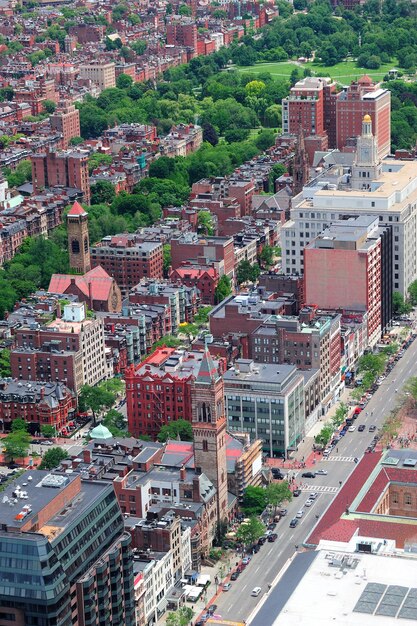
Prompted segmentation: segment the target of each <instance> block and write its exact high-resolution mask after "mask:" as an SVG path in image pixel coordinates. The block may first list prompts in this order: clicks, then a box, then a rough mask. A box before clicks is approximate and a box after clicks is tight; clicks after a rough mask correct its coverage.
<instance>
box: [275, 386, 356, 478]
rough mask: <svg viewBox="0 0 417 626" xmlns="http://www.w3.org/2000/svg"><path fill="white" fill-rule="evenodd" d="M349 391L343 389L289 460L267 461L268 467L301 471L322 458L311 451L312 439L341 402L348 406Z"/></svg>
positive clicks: (312, 465) (318, 453)
mask: <svg viewBox="0 0 417 626" xmlns="http://www.w3.org/2000/svg"><path fill="white" fill-rule="evenodd" d="M351 391H352V390H351V389H347V388H345V389H344V390H343V393H342V395H341V396H340V399H339V400H338V402H336V403H335V404H333V406H332V407H331V408H330V409H329V411H328V412H327V413H326V415H323V416H322V417H321V418H320V419H319V420H318V421H317V422H316V423H315V424H314V426H313V428H312V429H311V430H310V431H309V432H308V433H307V434H306V436H305V437H304V439H303V440H302V441H300V443H299V444H298V446H297V450H296V451H295V452H294V453H293V454H292V457H291V459H288V460H284V459H268V465H270V466H271V467H282V468H286V469H301V464H302V463H305V467H306V468H311V467H314V465H315V464H316V461H319V460H320V459H321V458H322V457H321V454H320V452H314V451H313V444H314V437H316V435H318V434H319V432H320V431H321V429H322V428H323V426H324V425H325V423H326V422H329V421H330V420H331V418H332V417H333V416H334V415H335V413H336V411H337V409H338V408H339V405H340V403H341V402H344V403H345V404H348V403H349V401H350V394H351Z"/></svg>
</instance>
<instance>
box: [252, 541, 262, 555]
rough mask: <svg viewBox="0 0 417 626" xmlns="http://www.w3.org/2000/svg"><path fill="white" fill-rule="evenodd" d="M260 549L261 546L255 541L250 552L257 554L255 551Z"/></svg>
mask: <svg viewBox="0 0 417 626" xmlns="http://www.w3.org/2000/svg"><path fill="white" fill-rule="evenodd" d="M260 549H261V546H260V545H259V544H257V543H255V545H254V546H252V552H253V553H254V554H257V553H258V552H259V550H260Z"/></svg>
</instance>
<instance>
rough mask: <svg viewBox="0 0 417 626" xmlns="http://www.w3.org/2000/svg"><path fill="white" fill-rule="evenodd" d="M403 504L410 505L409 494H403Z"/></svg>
mask: <svg viewBox="0 0 417 626" xmlns="http://www.w3.org/2000/svg"><path fill="white" fill-rule="evenodd" d="M404 504H405V505H406V506H410V504H411V493H405V494H404Z"/></svg>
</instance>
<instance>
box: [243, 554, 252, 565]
mask: <svg viewBox="0 0 417 626" xmlns="http://www.w3.org/2000/svg"><path fill="white" fill-rule="evenodd" d="M250 560H251V558H250V556H245V557H244V558H243V559H242V563H243V565H247V564H248V563H249V562H250Z"/></svg>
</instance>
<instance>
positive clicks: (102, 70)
mask: <svg viewBox="0 0 417 626" xmlns="http://www.w3.org/2000/svg"><path fill="white" fill-rule="evenodd" d="M79 75H80V78H87V79H89V80H91V81H92V82H93V83H95V84H96V85H97V86H98V87H99V89H100V91H103V90H104V89H109V88H110V87H116V66H115V64H114V63H108V62H106V61H92V62H91V63H85V64H82V65H80V74H79Z"/></svg>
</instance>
